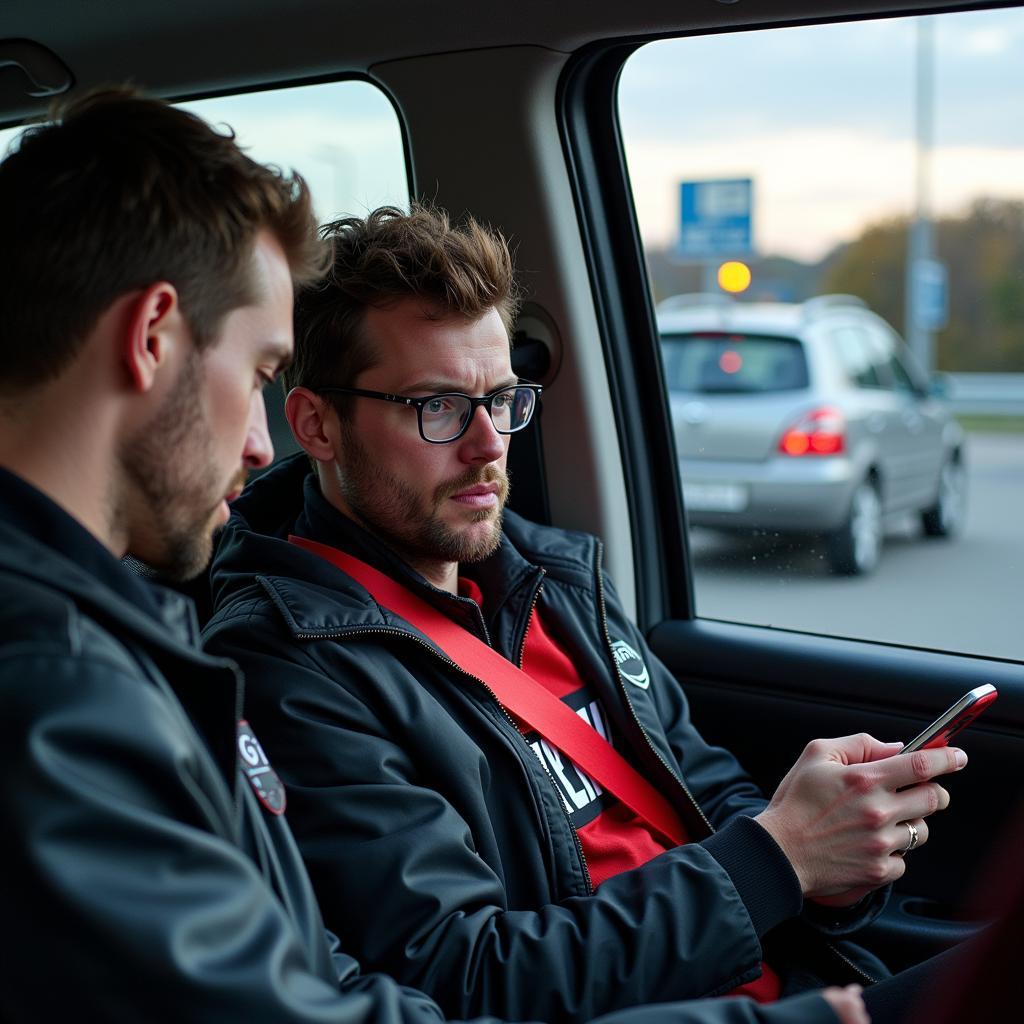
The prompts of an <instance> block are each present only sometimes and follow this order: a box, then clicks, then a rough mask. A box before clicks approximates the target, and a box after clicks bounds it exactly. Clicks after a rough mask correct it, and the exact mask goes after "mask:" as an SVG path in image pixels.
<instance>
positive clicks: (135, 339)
mask: <svg viewBox="0 0 1024 1024" xmlns="http://www.w3.org/2000/svg"><path fill="white" fill-rule="evenodd" d="M182 325H183V320H182V316H181V311H180V309H179V308H178V290H177V289H176V288H175V287H174V285H173V284H170V283H169V282H167V281H158V282H157V283H156V284H151V285H150V286H149V287H148V288H146V289H145V290H144V291H142V292H141V293H140V294H139V295H138V297H137V298H136V299H135V301H134V302H133V303H132V305H131V307H130V309H129V314H128V323H127V329H126V331H125V334H124V344H123V348H122V358H123V360H124V365H125V369H126V370H127V371H128V377H129V379H130V380H131V382H132V385H133V386H134V388H135V389H136V390H137V391H149V390H150V389H151V388H152V387H153V384H154V381H155V380H156V376H157V372H158V371H159V369H160V368H161V367H162V366H165V365H166V364H167V363H168V361H169V360H170V359H171V356H172V354H173V352H174V347H175V345H176V344H177V342H178V340H179V337H180V333H181V327H182Z"/></svg>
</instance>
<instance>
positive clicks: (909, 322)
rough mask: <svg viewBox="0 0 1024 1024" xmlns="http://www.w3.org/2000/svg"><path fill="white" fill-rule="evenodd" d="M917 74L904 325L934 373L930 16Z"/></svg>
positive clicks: (923, 22) (923, 20) (921, 32)
mask: <svg viewBox="0 0 1024 1024" xmlns="http://www.w3.org/2000/svg"><path fill="white" fill-rule="evenodd" d="M915 71H916V75H915V88H914V123H915V135H914V163H915V175H914V216H913V219H912V220H911V223H910V229H909V233H908V237H907V263H906V302H905V306H904V309H905V314H904V324H905V333H906V338H907V344H908V345H909V346H910V349H911V351H912V352H913V353H914V354H915V355H916V356H917V358H918V360H919V361H920V363H921V365H922V366H923V367H924V368H925V370H926V371H927V372H928V373H931V372H932V370H933V369H934V368H935V354H934V343H933V338H932V331H931V329H930V328H929V327H928V326H927V325H926V324H925V322H924V316H923V310H922V309H921V299H922V296H921V293H922V288H921V274H922V272H923V268H924V267H926V266H927V265H928V263H929V261H931V260H932V258H933V253H934V233H933V230H932V221H931V149H932V142H933V136H934V100H933V91H934V89H933V87H934V80H935V25H934V20H933V19H932V18H930V17H919V18H918V19H917V50H916V61H915Z"/></svg>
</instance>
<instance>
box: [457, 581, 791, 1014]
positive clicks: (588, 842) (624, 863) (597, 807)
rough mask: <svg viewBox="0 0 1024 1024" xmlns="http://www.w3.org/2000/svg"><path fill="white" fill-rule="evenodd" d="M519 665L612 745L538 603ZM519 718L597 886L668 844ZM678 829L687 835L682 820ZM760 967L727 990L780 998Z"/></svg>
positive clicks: (596, 705)
mask: <svg viewBox="0 0 1024 1024" xmlns="http://www.w3.org/2000/svg"><path fill="white" fill-rule="evenodd" d="M459 593H460V594H461V595H462V596H463V597H470V598H472V599H473V600H474V601H476V603H477V604H479V605H481V606H482V605H483V594H482V593H481V591H480V588H479V587H478V586H477V585H476V584H475V583H474V582H473V581H472V580H468V579H460V580H459ZM521 667H522V669H523V671H524V672H525V673H526V674H527V675H528V676H530V677H531V678H532V679H534V680H535V681H536V682H538V683H540V684H541V685H542V686H544V687H545V688H546V689H548V690H550V691H551V692H552V693H553V694H554V695H555V696H556V697H558V698H559V699H561V700H562V701H563V702H564V703H565V704H567V705H568V706H569V707H570V708H572V709H573V711H575V712H576V714H578V715H579V716H580V717H581V718H582V719H583V720H584V721H585V722H586V723H587V724H588V725H590V726H591V727H592V728H594V729H596V730H597V731H598V732H599V733H600V734H601V736H602V738H604V739H605V740H607V741H608V742H609V743H612V745H614V737H613V736H612V735H611V731H610V729H609V724H608V719H607V718H606V717H605V714H604V711H603V709H602V707H601V704H600V702H599V701H598V700H596V699H595V698H594V696H593V693H592V692H591V690H590V688H589V687H588V686H587V683H586V680H585V679H583V677H582V676H581V675H580V674H579V672H578V671H577V669H576V666H575V664H574V663H573V661H572V659H571V658H569V656H568V655H567V654H566V653H565V651H563V650H562V648H561V647H560V646H559V645H558V644H557V643H556V641H555V640H554V639H553V638H552V636H551V634H550V633H549V632H548V630H547V629H546V627H545V624H544V620H543V616H541V615H540V614H539V612H538V611H537V609H536V608H534V610H533V613H532V616H531V618H530V624H529V627H528V629H527V632H526V645H525V647H524V648H523V664H522V666H521ZM513 718H515V716H514V715H513ZM516 721H517V723H518V724H519V726H520V730H521V731H522V733H523V735H524V737H525V739H526V742H527V743H529V744H530V747H531V748H532V749H533V752H534V753H535V754H536V755H537V759H538V760H539V761H540V763H541V764H542V765H543V766H544V767H545V768H546V769H547V771H548V773H549V774H550V776H551V778H552V779H553V780H554V782H555V786H556V787H557V789H558V792H559V794H560V795H561V797H562V803H563V804H564V805H565V810H566V813H567V814H568V815H569V818H570V820H571V821H572V823H573V825H574V826H575V828H576V832H577V834H578V835H579V837H580V844H581V845H582V847H583V855H584V857H585V858H586V861H587V867H588V868H589V870H590V878H591V881H592V882H593V884H594V886H595V888H596V887H597V886H599V885H600V884H601V883H602V882H604V881H605V880H606V879H608V878H611V877H612V876H613V875H617V874H619V873H620V872H623V871H629V870H630V869H631V868H635V867H639V866H640V865H641V864H646V863H647V861H649V860H653V859H654V858H655V857H657V856H658V854H660V853H664V852H665V850H667V849H669V848H670V844H668V843H667V842H666V841H665V840H664V839H662V837H661V836H660V835H659V834H658V833H657V832H655V831H653V830H652V829H651V828H649V827H648V825H647V823H646V822H644V821H642V820H641V819H640V818H638V817H637V816H636V814H634V813H633V812H632V811H631V810H630V809H629V808H628V807H626V806H625V805H624V804H622V803H621V802H620V801H619V800H618V799H617V798H616V797H614V796H613V795H612V794H611V793H608V792H606V791H605V790H603V789H602V788H601V786H600V784H599V783H597V782H596V781H595V780H594V779H591V778H590V776H588V775H587V774H586V773H585V772H584V771H583V770H582V769H580V768H578V767H577V766H576V765H575V764H574V763H573V762H572V761H570V760H569V759H568V758H566V757H563V755H562V753H561V752H560V751H559V750H558V749H556V748H555V747H553V746H552V745H551V744H550V743H548V742H547V740H545V739H544V738H543V737H542V736H540V735H539V734H538V733H537V732H536V731H534V730H532V729H531V728H530V727H529V726H528V725H526V724H525V723H523V722H520V721H519V720H518V719H516ZM680 832H681V833H682V834H684V835H685V830H684V829H683V828H682V825H681V824H680ZM761 971H762V973H761V977H760V978H758V979H756V980H755V981H752V982H749V983H748V984H746V985H741V986H740V987H739V988H737V989H734V990H733V991H732V992H730V993H729V994H730V995H747V996H750V997H752V998H753V999H756V1000H757V1001H758V1002H761V1003H768V1002H773V1001H774V1000H776V999H778V998H779V994H780V992H781V988H782V985H781V981H780V979H779V976H778V975H777V974H776V973H775V972H774V971H773V970H772V969H771V968H770V967H769V966H768V965H767V964H762V965H761Z"/></svg>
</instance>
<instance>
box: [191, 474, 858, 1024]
mask: <svg viewBox="0 0 1024 1024" xmlns="http://www.w3.org/2000/svg"><path fill="white" fill-rule="evenodd" d="M303 478H305V485H304V488H305V489H304V490H303ZM289 532H296V533H299V534H301V535H304V536H308V537H311V538H312V539H315V540H319V541H321V542H324V543H328V544H334V545H336V546H340V547H343V548H345V549H347V550H349V551H351V552H352V553H353V554H356V555H358V556H360V557H362V558H364V559H365V560H367V561H369V562H371V563H372V564H374V565H376V566H377V567H378V568H380V569H383V570H384V571H386V572H389V573H390V574H391V575H393V576H395V577H396V578H398V579H399V580H401V581H403V582H405V583H406V584H408V585H409V586H410V587H412V588H413V589H414V590H416V591H417V592H418V593H419V594H420V595H421V596H424V597H425V598H426V599H427V600H429V601H431V602H432V603H433V604H435V605H436V606H437V607H439V608H442V609H443V610H445V611H446V612H447V614H449V615H450V616H452V617H453V618H454V619H456V620H457V621H459V622H461V623H462V624H463V625H465V627H466V628H467V629H470V630H472V631H474V632H475V633H476V634H477V635H478V636H480V637H482V638H483V639H485V640H487V641H488V642H490V643H491V644H492V645H493V646H494V647H495V648H496V649H497V650H499V651H500V652H501V653H502V654H504V655H505V656H506V657H509V658H512V659H514V660H516V661H518V659H519V657H520V656H521V650H522V644H523V638H524V632H525V629H526V624H527V621H528V619H529V616H530V612H531V609H532V607H533V604H534V602H535V601H538V600H539V601H540V602H541V607H542V608H543V610H544V613H545V621H547V622H550V623H552V624H553V626H554V628H555V629H556V630H557V634H558V637H559V638H560V641H561V642H562V643H563V644H564V645H565V646H566V648H567V649H568V650H569V652H570V653H571V656H572V657H573V658H574V660H575V661H576V663H577V664H578V665H579V666H580V668H581V672H582V674H583V675H584V676H586V677H588V678H589V679H590V680H591V682H592V683H593V685H594V686H595V688H596V689H597V691H598V695H599V697H600V699H601V700H602V701H603V703H604V706H605V709H606V712H607V713H608V715H609V717H610V718H611V720H612V727H613V730H614V732H615V733H616V734H617V736H618V737H619V743H620V746H622V748H623V749H624V752H625V753H626V754H627V755H628V756H629V757H630V758H631V759H632V760H633V761H634V763H635V765H636V766H637V767H638V768H640V770H641V771H643V772H644V773H646V774H647V776H648V778H650V779H651V780H652V781H654V782H655V783H656V784H657V785H659V787H660V788H661V790H662V791H663V792H664V793H665V794H666V795H667V796H668V797H669V798H670V799H671V800H672V801H673V802H674V804H675V805H676V807H677V808H678V810H679V812H680V814H681V815H682V817H683V819H684V822H685V823H686V825H687V828H688V830H689V832H690V835H691V837H692V838H693V839H695V840H699V841H698V842H693V843H691V844H689V845H686V846H684V847H680V848H677V849H674V850H671V851H669V852H667V853H665V854H663V855H661V856H659V857H658V858H656V859H655V860H653V861H651V862H649V863H648V864H646V865H644V866H643V867H642V868H639V869H637V870H634V871H631V872H627V873H625V874H621V875H618V876H616V877H613V878H611V879H609V880H608V881H606V882H605V883H604V884H603V885H601V886H600V888H599V889H598V890H597V891H596V892H595V891H594V890H593V888H592V886H591V883H590V879H589V876H588V871H587V867H586V864H585V861H584V859H583V856H582V853H581V848H580V843H579V840H578V837H577V835H576V833H575V830H574V829H573V827H572V824H571V822H570V820H569V818H568V817H567V815H566V813H565V811H564V809H563V805H562V803H561V798H560V797H559V795H558V793H557V791H556V789H555V786H554V785H553V783H552V779H551V778H550V777H549V776H548V775H547V773H546V772H545V771H544V769H543V768H542V766H541V765H540V763H539V762H538V760H537V758H536V757H535V756H534V754H533V752H532V751H531V750H530V749H529V747H528V746H527V744H526V743H525V742H524V740H523V737H522V736H521V735H520V734H519V732H518V730H517V729H516V728H515V726H514V725H513V723H512V722H511V720H510V719H509V718H508V717H507V715H506V714H505V713H504V711H503V710H502V709H501V707H500V706H499V705H498V704H497V702H496V701H495V700H494V699H493V697H491V696H490V695H489V694H488V693H487V691H486V690H485V689H484V688H483V687H481V686H480V685H479V683H478V682H476V681H474V680H472V679H470V678H468V677H466V676H465V675H464V674H463V673H462V672H461V671H460V670H459V669H458V668H456V667H455V666H454V665H453V664H452V663H451V662H450V661H449V660H448V659H447V658H445V657H444V656H443V655H442V654H441V653H440V652H439V651H438V650H437V649H436V648H435V647H434V646H433V644H432V643H431V642H430V641H429V640H428V639H427V638H426V637H424V636H423V635H422V634H419V633H418V632H417V631H416V630H415V629H413V628H412V627H411V626H409V625H408V624H407V623H405V622H404V621H403V620H401V619H400V618H398V617H396V616H395V615H393V614H392V613H390V612H388V611H387V610H385V609H383V608H381V607H379V606H378V605H377V604H376V602H375V601H374V600H373V599H372V598H371V597H370V595H369V594H368V593H367V592H366V591H365V590H364V589H363V588H362V587H361V586H360V585H359V584H357V583H355V582H354V581H353V580H351V579H350V578H349V577H347V576H346V575H345V574H343V573H341V572H340V571H339V570H337V569H335V568H334V567H333V566H331V565H330V564H328V563H327V562H325V561H323V560H322V559H320V558H319V557H318V556H316V555H313V554H311V553H308V552H306V551H304V550H302V549H300V548H298V547H296V546H295V545H291V544H289V543H287V540H286V537H287V534H288V533H289ZM600 563H601V545H600V543H599V542H598V541H597V540H595V539H594V538H592V537H590V536H587V535H583V534H575V533H568V532H565V531H561V530H554V529H549V528H542V527H538V526H535V525H531V524H530V523H527V522H525V521H524V520H522V519H521V518H519V517H517V516H515V515H514V514H508V515H507V516H506V522H505V537H504V540H503V542H502V545H501V547H500V549H499V551H498V552H497V553H496V554H495V555H494V556H492V557H491V558H490V559H488V560H487V561H486V562H484V563H483V564H481V565H479V566H474V567H472V575H473V576H474V578H475V579H476V581H477V583H478V584H479V585H480V586H481V588H482V590H483V592H484V595H485V602H484V607H485V609H486V621H485V618H484V616H483V615H481V612H480V610H479V608H478V606H477V605H476V604H475V603H474V602H472V601H468V600H464V599H460V598H455V597H452V596H450V595H449V594H447V593H444V592H441V591H439V590H437V589H435V588H433V587H431V586H430V585H429V584H428V583H426V581H424V580H423V579H422V578H421V577H419V576H418V575H417V574H415V573H414V572H413V571H412V570H410V569H409V568H408V567H406V566H405V565H404V563H402V562H400V561H399V560H398V559H397V558H395V557H394V556H393V555H391V554H390V552H389V551H388V550H387V549H386V548H384V547H383V545H381V544H379V543H378V542H377V541H375V540H374V538H372V537H371V536H369V535H368V534H367V533H365V532H364V531H362V530H360V529H359V528H358V527H356V526H355V524H353V523H351V522H349V521H348V520H347V519H345V518H344V517H343V516H341V515H340V514H338V513H337V512H336V511H335V510H334V509H332V508H331V507H330V506H329V505H328V504H327V503H326V502H325V501H324V499H323V498H322V496H321V495H320V494H319V491H318V489H317V487H316V485H315V483H314V481H313V478H312V477H310V476H307V470H306V468H305V465H304V462H303V460H302V459H301V458H297V459H293V460H291V461H290V462H286V463H284V464H283V465H282V466H281V467H278V468H277V469H276V470H274V471H272V472H271V473H269V474H267V475H266V476H264V477H263V478H261V479H259V480H257V481H256V482H255V483H254V485H253V486H252V487H250V488H249V490H248V491H247V493H246V494H245V495H243V497H242V498H241V499H240V500H239V501H238V502H237V503H236V504H235V507H234V511H233V515H232V519H231V522H230V523H229V525H228V527H227V529H226V532H225V536H224V538H223V541H222V544H221V547H220V550H219V552H218V554H217V556H216V558H215V562H214V571H213V579H214V602H215V608H216V609H217V610H216V611H215V614H214V617H213V620H212V621H211V623H210V625H209V627H208V630H207V633H206V639H207V644H208V646H209V648H210V649H212V650H215V651H216V652H218V653H220V654H226V655H229V656H230V657H232V658H234V659H236V660H237V661H239V662H240V663H241V665H242V666H243V668H244V670H245V672H246V676H247V679H248V690H247V693H248V703H247V713H248V715H249V717H250V719H251V720H252V722H253V723H254V725H255V727H256V729H257V732H258V733H259V734H260V736H261V737H262V738H263V742H264V743H265V744H266V746H267V748H268V750H269V752H270V755H271V758H272V759H273V760H274V762H275V764H276V765H277V768H278V770H279V771H280V772H281V774H282V776H283V777H284V779H285V782H286V784H287V786H288V790H289V801H290V803H289V816H290V818H291V820H292V824H293V827H294V828H295V830H296V834H297V837H298V840H299V843H300V846H301V848H302V851H303V855H304V857H305V859H306V863H307V865H308V867H309V869H310V872H311V875H312V877H313V880H314V885H315V887H316V889H317V894H318V897H319V899H320V902H321V906H322V907H323V909H324V913H325V916H326V917H327V920H328V924H329V925H331V927H333V928H335V929H339V930H340V932H341V934H342V938H343V940H344V941H345V944H346V947H347V948H352V949H354V950H357V951H358V954H357V955H359V956H360V957H361V958H363V959H364V961H365V962H367V963H368V964H373V965H374V967H375V968H377V969H382V970H386V971H387V972H389V973H392V974H394V975H395V976H397V977H398V978H399V979H401V980H402V981H404V982H406V983H409V984H414V985H416V986H417V987H420V988H422V989H423V990H424V991H427V992H430V993H431V994H432V995H433V996H434V997H435V998H436V999H437V1000H438V1001H439V1002H440V1003H441V1005H442V1006H443V1008H444V1009H445V1011H446V1012H448V1013H451V1014H453V1015H454V1014H458V1015H463V1014H472V1013H494V1014H497V1015H499V1016H505V1017H510V1018H517V1019H518V1018H522V1017H523V1016H526V1015H536V1016H540V1017H543V1018H545V1019H548V1020H552V1021H583V1020H586V1019H588V1018H591V1017H594V1016H596V1015H598V1014H600V1013H604V1012H607V1011H609V1010H613V1009H616V1008H619V1007H625V1006H631V1005H636V1004H641V1003H650V1002H656V1001H661V1000H667V999H678V998H693V997H700V996H708V995H716V994H720V993H723V992H728V991H730V990H731V989H733V988H734V987H735V986H737V985H739V984H741V983H743V982H745V981H749V980H751V979H753V978H754V977H756V976H757V974H758V973H759V970H760V967H759V965H760V962H761V960H762V958H763V957H764V956H765V951H764V949H763V948H762V941H761V940H762V937H763V936H764V935H765V934H766V933H768V932H770V931H771V930H772V929H773V928H775V926H777V925H780V924H781V923H782V922H784V921H787V920H789V919H792V918H795V917H796V916H797V915H799V914H800V911H801V904H802V899H801V893H800V888H799V884H798V882H797V879H796V876H795V874H794V873H793V871H792V868H791V867H790V865H789V862H788V861H787V860H786V858H785V857H784V855H783V854H782V853H781V851H780V850H779V848H778V847H777V846H776V845H775V843H774V842H773V841H772V840H771V838H770V837H769V836H768V834H767V832H765V831H764V830H763V829H762V828H761V827H760V826H759V825H757V824H756V823H755V822H753V821H752V820H751V818H750V816H751V815H753V814H756V813H757V812H758V811H760V810H761V809H762V808H763V806H764V803H765V801H764V799H763V797H762V796H761V794H760V793H759V792H758V791H757V789H756V787H755V786H754V785H753V784H752V782H751V781H750V780H749V778H748V777H747V776H746V775H744V773H743V772H742V771H741V769H740V768H739V766H738V765H737V764H736V762H735V760H734V759H733V757H732V756H731V755H730V754H728V753H727V752H726V751H724V750H722V749H719V748H715V747H711V746H709V745H708V744H706V743H705V742H704V741H703V740H702V739H701V737H700V735H699V734H698V733H697V732H696V730H695V729H694V728H693V726H692V725H691V724H690V720H689V715H688V709H687V704H686V699H685V696H684V695H683V692H682V690H681V688H680V687H679V685H678V683H677V682H676V680H675V679H674V678H672V677H671V676H670V674H669V673H668V671H667V670H666V669H665V668H664V667H663V666H662V665H660V663H659V662H658V661H657V660H656V659H655V658H654V657H653V655H651V653H650V652H649V650H648V649H647V646H646V644H645V642H644V639H643V637H642V636H641V635H640V634H639V632H638V631H637V630H636V629H635V627H634V626H633V625H632V624H631V623H630V622H629V621H628V620H627V618H626V616H625V615H624V613H623V610H622V608H621V606H620V604H619V602H618V600H617V598H616V596H615V593H614V591H613V589H612V588H611V585H610V583H609V582H608V581H607V579H606V578H605V577H604V574H603V572H602V570H601V564H600ZM618 641H625V642H626V643H628V645H629V646H630V647H631V648H632V649H633V650H634V651H635V652H636V653H638V654H639V657H640V659H642V661H643V667H645V668H646V671H647V673H648V676H649V678H648V680H647V685H646V686H642V685H635V684H634V683H630V682H626V681H624V678H623V676H622V675H621V674H620V673H619V672H618V671H617V669H616V659H615V654H614V652H613V649H612V645H613V644H615V643H616V642H618ZM625 667H627V668H630V670H631V672H632V674H633V675H634V676H637V677H642V668H641V667H640V666H637V665H631V666H625ZM684 780H685V781H684ZM691 794H692V796H691ZM853 917H856V915H853ZM859 920H860V919H859V918H857V920H856V921H855V920H853V919H852V917H851V915H839V916H838V918H837V920H836V922H835V924H836V930H839V931H842V930H845V929H846V928H848V927H852V925H853V924H855V923H859ZM808 935H809V930H808V929H806V928H804V929H800V928H798V929H796V930H795V932H794V934H792V935H790V936H788V937H787V939H786V941H784V942H779V943H778V944H777V945H776V947H775V948H774V949H772V950H770V952H769V953H768V954H767V955H768V957H769V959H770V960H771V962H772V963H773V966H778V967H780V968H782V969H784V970H785V969H787V968H789V967H790V966H793V965H799V967H800V974H801V977H802V978H803V983H805V984H811V983H814V982H813V981H812V980H810V979H809V977H808V976H807V970H808V969H809V968H812V969H813V970H814V971H815V972H817V973H824V972H828V971H830V973H831V975H832V977H833V978H835V979H836V980H853V979H854V978H856V979H857V980H861V981H863V980H864V979H863V977H861V976H860V975H859V974H857V972H854V973H853V974H852V975H851V976H850V977H849V978H846V979H843V978H842V972H841V971H840V970H839V969H838V967H837V965H838V964H839V962H840V959H839V957H837V956H835V955H834V954H833V953H831V952H827V951H825V944H824V943H823V942H821V941H820V939H818V938H817V937H815V938H812V939H809V938H808ZM828 959H831V961H832V964H831V967H828V966H825V967H823V966H822V962H823V961H824V960H828ZM847 966H849V965H847ZM793 976H794V977H795V976H796V972H793Z"/></svg>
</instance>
